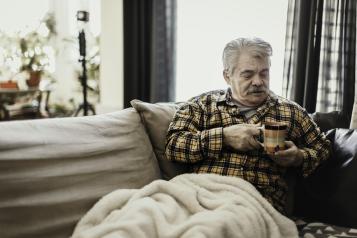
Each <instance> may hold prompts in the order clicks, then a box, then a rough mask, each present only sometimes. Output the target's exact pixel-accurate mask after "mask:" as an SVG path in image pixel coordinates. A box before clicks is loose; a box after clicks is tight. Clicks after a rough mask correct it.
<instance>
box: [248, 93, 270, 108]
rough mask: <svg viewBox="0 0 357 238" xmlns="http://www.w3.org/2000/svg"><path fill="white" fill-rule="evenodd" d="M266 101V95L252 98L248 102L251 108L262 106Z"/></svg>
mask: <svg viewBox="0 0 357 238" xmlns="http://www.w3.org/2000/svg"><path fill="white" fill-rule="evenodd" d="M266 99H267V95H264V96H260V97H254V98H252V100H250V104H251V105H252V106H259V105H261V104H263V103H264V102H265V100H266Z"/></svg>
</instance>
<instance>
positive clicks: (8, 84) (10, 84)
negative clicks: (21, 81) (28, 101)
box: [0, 80, 18, 89]
mask: <svg viewBox="0 0 357 238" xmlns="http://www.w3.org/2000/svg"><path fill="white" fill-rule="evenodd" d="M0 88H7V89H17V88H18V86H17V82H14V81H11V80H9V81H5V82H0Z"/></svg>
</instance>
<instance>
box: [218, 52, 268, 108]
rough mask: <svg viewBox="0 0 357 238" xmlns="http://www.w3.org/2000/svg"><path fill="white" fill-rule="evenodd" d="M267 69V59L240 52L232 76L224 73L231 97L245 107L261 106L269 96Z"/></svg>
mask: <svg viewBox="0 0 357 238" xmlns="http://www.w3.org/2000/svg"><path fill="white" fill-rule="evenodd" d="M269 68H270V63H269V59H268V58H257V57H253V56H252V55H251V54H250V53H249V52H242V54H241V55H240V57H239V59H238V62H237V65H236V68H235V70H234V72H233V74H232V75H228V74H227V73H226V72H224V78H225V80H226V82H227V83H228V84H229V85H230V86H231V89H232V97H233V98H234V99H235V100H237V101H238V102H240V103H241V104H243V105H245V106H251V107H254V106H259V105H261V104H262V103H263V102H264V101H265V100H266V98H267V96H268V94H269Z"/></svg>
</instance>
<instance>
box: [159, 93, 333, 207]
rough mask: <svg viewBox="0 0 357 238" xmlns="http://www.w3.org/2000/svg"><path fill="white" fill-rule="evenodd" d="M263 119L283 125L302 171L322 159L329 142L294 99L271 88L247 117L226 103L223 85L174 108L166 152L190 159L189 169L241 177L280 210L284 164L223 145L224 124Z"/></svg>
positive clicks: (227, 96)
mask: <svg viewBox="0 0 357 238" xmlns="http://www.w3.org/2000/svg"><path fill="white" fill-rule="evenodd" d="M264 122H284V123H286V124H287V125H288V129H287V138H286V139H287V140H291V141H293V142H294V143H295V144H296V145H297V146H298V147H299V148H300V149H302V150H303V153H304V161H303V164H302V167H301V170H302V173H303V175H304V176H308V175H309V174H310V173H311V172H312V171H313V170H314V169H315V168H316V167H317V166H318V165H319V163H320V162H321V161H323V160H325V159H326V158H328V156H329V151H330V142H329V141H328V140H327V139H326V137H325V135H324V134H323V133H320V130H319V129H318V127H317V125H316V124H315V123H314V122H313V121H312V119H311V118H310V116H309V115H308V113H307V112H306V111H305V110H304V109H303V108H302V107H300V106H299V105H298V104H296V103H294V102H291V101H289V100H287V99H284V98H282V97H279V96H277V95H275V94H273V93H271V94H270V95H269V96H268V98H267V101H266V102H265V103H264V104H263V105H262V106H260V107H259V108H257V111H256V114H255V115H253V116H252V117H250V118H248V119H247V118H246V117H245V116H244V115H243V114H242V113H240V111H239V108H238V107H237V106H236V105H235V104H234V103H233V102H232V98H231V91H230V90H229V89H228V90H217V91H212V92H208V93H205V94H202V95H200V96H197V97H194V98H192V99H190V100H189V101H188V102H186V103H184V104H183V105H182V106H181V107H180V108H179V110H178V111H177V112H176V114H175V116H174V119H173V121H172V122H171V124H170V126H169V129H168V134H167V143H166V150H165V154H166V157H167V159H168V160H172V161H178V162H184V163H190V164H191V165H192V172H195V173H216V174H221V175H228V176H238V177H241V178H243V179H245V180H247V181H249V182H250V183H252V184H253V185H254V186H255V187H256V188H257V189H258V190H259V191H260V193H261V194H262V195H263V196H264V197H265V198H266V199H267V200H268V201H270V202H271V203H272V205H273V206H274V207H275V208H277V209H278V210H279V211H283V208H284V206H285V201H286V192H287V184H286V181H285V180H284V174H285V169H284V168H283V167H280V166H278V165H277V164H276V163H274V161H273V160H272V159H270V158H269V157H268V156H267V155H266V154H265V153H264V151H263V150H258V151H249V152H242V151H237V150H234V149H232V148H230V147H226V146H224V144H223V128H224V127H227V126H231V125H235V124H241V123H249V124H257V123H264Z"/></svg>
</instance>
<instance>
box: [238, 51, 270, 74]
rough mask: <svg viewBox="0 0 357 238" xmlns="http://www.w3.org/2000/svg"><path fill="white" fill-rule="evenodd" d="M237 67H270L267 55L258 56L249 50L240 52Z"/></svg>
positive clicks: (256, 68)
mask: <svg viewBox="0 0 357 238" xmlns="http://www.w3.org/2000/svg"><path fill="white" fill-rule="evenodd" d="M236 66H237V69H240V70H244V69H252V70H260V69H265V68H269V67H270V63H269V58H268V57H259V56H257V55H254V54H253V53H250V52H242V54H241V55H240V56H239V58H238V59H237V65H236Z"/></svg>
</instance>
